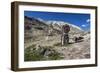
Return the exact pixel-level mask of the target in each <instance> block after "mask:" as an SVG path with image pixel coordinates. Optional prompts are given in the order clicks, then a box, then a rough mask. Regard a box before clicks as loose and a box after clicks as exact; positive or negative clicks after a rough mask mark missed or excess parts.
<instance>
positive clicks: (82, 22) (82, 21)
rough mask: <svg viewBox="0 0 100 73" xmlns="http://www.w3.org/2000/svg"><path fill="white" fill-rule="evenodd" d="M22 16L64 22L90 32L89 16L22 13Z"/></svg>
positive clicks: (35, 12)
mask: <svg viewBox="0 0 100 73" xmlns="http://www.w3.org/2000/svg"><path fill="white" fill-rule="evenodd" d="M24 16H28V17H35V18H41V19H43V20H47V21H49V20H55V21H64V22H68V23H71V24H74V25H77V26H79V27H80V28H82V29H83V30H88V31H89V30H90V14H79V13H61V12H41V11H24Z"/></svg>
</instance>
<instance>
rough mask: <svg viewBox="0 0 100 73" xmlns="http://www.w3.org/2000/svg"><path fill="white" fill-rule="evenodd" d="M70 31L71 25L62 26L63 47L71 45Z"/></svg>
mask: <svg viewBox="0 0 100 73" xmlns="http://www.w3.org/2000/svg"><path fill="white" fill-rule="evenodd" d="M69 31H70V26H69V25H67V24H66V25H63V26H62V36H61V45H62V46H63V45H66V44H68V43H69V34H68V33H69Z"/></svg>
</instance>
